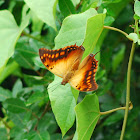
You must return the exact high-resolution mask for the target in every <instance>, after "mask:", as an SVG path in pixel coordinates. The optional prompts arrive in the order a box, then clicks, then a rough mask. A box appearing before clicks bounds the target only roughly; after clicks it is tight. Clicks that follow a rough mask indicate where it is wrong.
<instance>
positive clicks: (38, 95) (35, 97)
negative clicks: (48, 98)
mask: <svg viewBox="0 0 140 140" xmlns="http://www.w3.org/2000/svg"><path fill="white" fill-rule="evenodd" d="M44 98H45V94H44V93H43V92H39V91H38V92H35V93H34V94H32V95H31V96H30V97H29V98H28V100H27V102H26V105H31V104H32V103H35V102H37V101H42V100H43V99H44Z"/></svg>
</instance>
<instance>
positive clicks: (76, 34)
mask: <svg viewBox="0 0 140 140" xmlns="http://www.w3.org/2000/svg"><path fill="white" fill-rule="evenodd" d="M96 14H97V12H96V10H95V9H92V8H91V9H89V10H87V11H85V12H84V13H80V14H75V15H71V16H68V17H66V18H65V19H64V20H63V23H62V27H61V29H60V31H59V34H58V35H57V36H56V38H55V49H58V48H62V47H65V46H68V45H73V44H75V43H76V44H77V45H81V44H82V43H83V41H84V39H85V34H86V25H87V20H88V19H89V18H91V17H93V16H94V15H96Z"/></svg>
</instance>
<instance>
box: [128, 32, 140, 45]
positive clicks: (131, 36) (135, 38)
mask: <svg viewBox="0 0 140 140" xmlns="http://www.w3.org/2000/svg"><path fill="white" fill-rule="evenodd" d="M126 37H127V38H129V39H132V40H133V41H134V43H136V42H137V41H138V35H137V34H136V33H130V34H129V35H128V36H126Z"/></svg>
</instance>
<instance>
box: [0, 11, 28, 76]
mask: <svg viewBox="0 0 140 140" xmlns="http://www.w3.org/2000/svg"><path fill="white" fill-rule="evenodd" d="M28 22H29V16H26V17H25V18H24V20H23V21H22V23H21V25H20V27H18V26H17V24H16V22H15V19H14V17H13V15H12V14H11V13H10V12H9V11H7V10H3V11H0V50H1V51H0V60H1V61H0V74H1V72H2V70H3V69H4V66H5V65H6V63H7V61H8V59H9V58H10V57H11V56H12V55H13V53H14V47H15V44H16V42H17V40H18V38H19V36H20V34H21V32H22V31H23V29H24V28H25V27H26V26H27V25H28Z"/></svg>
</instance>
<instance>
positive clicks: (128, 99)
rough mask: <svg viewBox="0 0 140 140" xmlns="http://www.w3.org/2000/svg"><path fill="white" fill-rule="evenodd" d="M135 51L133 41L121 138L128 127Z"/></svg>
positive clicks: (121, 138)
mask: <svg viewBox="0 0 140 140" xmlns="http://www.w3.org/2000/svg"><path fill="white" fill-rule="evenodd" d="M134 52H135V43H134V42H133V44H132V48H131V53H130V57H129V63H128V69H127V91H126V109H125V115H124V121H123V126H122V132H121V137H120V140H123V137H124V133H125V128H126V122H127V118H128V110H129V101H130V77H131V66H132V60H133V55H134Z"/></svg>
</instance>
